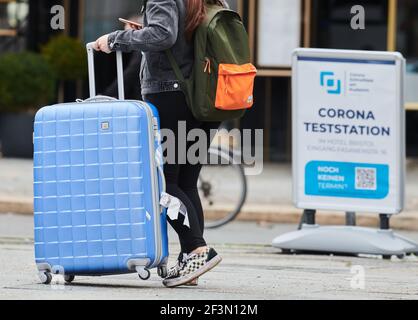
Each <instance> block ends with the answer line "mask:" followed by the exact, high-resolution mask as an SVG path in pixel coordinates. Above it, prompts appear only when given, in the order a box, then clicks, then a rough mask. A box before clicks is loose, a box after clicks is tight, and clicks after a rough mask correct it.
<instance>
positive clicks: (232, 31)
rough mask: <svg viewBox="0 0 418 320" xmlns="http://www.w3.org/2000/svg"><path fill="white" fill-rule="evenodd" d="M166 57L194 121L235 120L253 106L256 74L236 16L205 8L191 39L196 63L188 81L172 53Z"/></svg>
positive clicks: (212, 7) (239, 19) (220, 8)
mask: <svg viewBox="0 0 418 320" xmlns="http://www.w3.org/2000/svg"><path fill="white" fill-rule="evenodd" d="M166 53H167V57H168V59H169V61H170V64H171V66H172V68H173V70H174V72H175V74H176V77H177V79H178V80H179V82H180V85H181V88H182V90H183V92H184V94H185V95H186V99H187V103H188V105H189V107H190V109H191V111H192V112H193V115H194V117H195V118H196V119H198V120H200V121H208V122H212V121H226V120H232V119H237V118H240V117H242V116H243V115H244V114H245V111H246V110H247V109H249V108H251V107H252V106H253V103H254V97H253V90H254V79H255V76H256V73H257V70H256V68H255V67H254V66H253V65H252V64H251V63H250V61H251V58H250V48H249V40H248V34H247V32H246V30H245V27H244V25H243V23H242V20H241V18H240V16H239V15H238V13H236V12H234V11H232V10H229V9H226V8H223V7H221V6H217V5H207V16H206V18H205V20H204V21H203V23H202V24H201V25H200V26H199V27H198V28H197V29H196V31H195V35H194V54H195V62H194V68H193V72H192V75H191V77H190V78H189V79H185V77H184V75H183V74H182V72H181V70H180V68H179V66H178V64H177V62H176V61H175V58H174V55H173V54H172V52H171V50H167V51H166Z"/></svg>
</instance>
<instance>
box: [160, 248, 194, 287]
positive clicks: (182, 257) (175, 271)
mask: <svg viewBox="0 0 418 320" xmlns="http://www.w3.org/2000/svg"><path fill="white" fill-rule="evenodd" d="M186 260H187V254H186V253H180V254H179V256H178V258H177V263H176V265H175V266H174V267H172V268H170V269H169V270H168V273H167V278H175V277H178V275H179V273H180V270H181V269H183V267H184V265H185V264H186ZM198 285H199V279H198V278H196V279H194V280H192V281H190V282H189V283H186V284H185V286H189V287H197V286H198Z"/></svg>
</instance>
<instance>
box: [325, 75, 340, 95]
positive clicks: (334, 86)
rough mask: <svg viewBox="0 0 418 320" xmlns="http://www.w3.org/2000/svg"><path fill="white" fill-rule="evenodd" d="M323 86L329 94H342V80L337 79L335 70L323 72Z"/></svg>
mask: <svg viewBox="0 0 418 320" xmlns="http://www.w3.org/2000/svg"><path fill="white" fill-rule="evenodd" d="M321 87H324V88H326V89H327V92H328V94H341V80H340V79H337V77H336V76H335V74H334V72H329V71H323V72H321Z"/></svg>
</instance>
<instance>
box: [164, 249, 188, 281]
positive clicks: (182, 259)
mask: <svg viewBox="0 0 418 320" xmlns="http://www.w3.org/2000/svg"><path fill="white" fill-rule="evenodd" d="M186 259H187V254H185V253H182V252H181V253H180V254H179V256H178V258H177V262H176V265H175V266H174V267H171V268H170V269H169V270H168V273H167V278H173V277H177V276H178V274H179V272H180V270H181V269H183V267H184V265H185V263H186Z"/></svg>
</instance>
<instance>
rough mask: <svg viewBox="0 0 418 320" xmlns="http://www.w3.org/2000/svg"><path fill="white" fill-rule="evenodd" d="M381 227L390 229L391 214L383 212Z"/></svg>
mask: <svg viewBox="0 0 418 320" xmlns="http://www.w3.org/2000/svg"><path fill="white" fill-rule="evenodd" d="M379 217H380V229H381V230H390V217H391V216H390V215H389V214H381V215H380V216H379Z"/></svg>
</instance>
